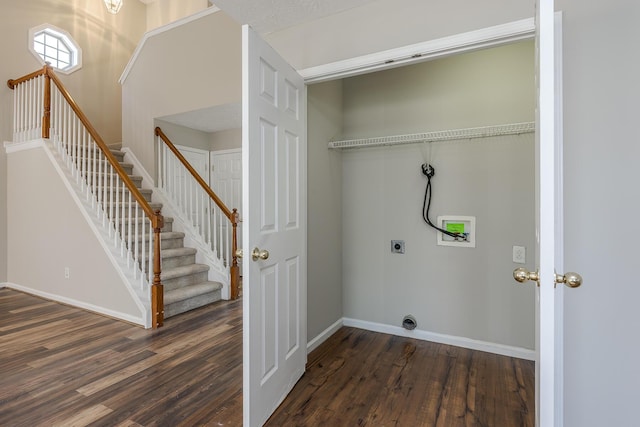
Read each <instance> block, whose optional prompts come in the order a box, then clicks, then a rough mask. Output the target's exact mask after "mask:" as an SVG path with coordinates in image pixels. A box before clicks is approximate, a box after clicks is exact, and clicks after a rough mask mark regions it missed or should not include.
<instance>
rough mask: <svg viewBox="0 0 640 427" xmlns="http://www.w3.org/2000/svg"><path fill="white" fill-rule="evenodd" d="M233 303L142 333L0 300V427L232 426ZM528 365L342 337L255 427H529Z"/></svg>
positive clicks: (36, 304) (49, 306) (25, 300)
mask: <svg viewBox="0 0 640 427" xmlns="http://www.w3.org/2000/svg"><path fill="white" fill-rule="evenodd" d="M241 308H242V303H241V301H236V302H220V303H216V304H213V305H211V306H209V307H204V308H201V309H198V310H195V311H192V312H190V313H187V314H184V315H181V316H177V317H175V318H171V319H168V320H167V321H166V323H165V327H163V328H161V329H158V330H144V329H141V328H140V327H137V326H132V325H129V324H127V323H123V322H119V321H116V320H113V319H109V318H106V317H103V316H99V315H96V314H92V313H88V312H85V311H82V310H79V309H75V308H72V307H68V306H65V305H61V304H57V303H54V302H51V301H46V300H42V299H39V298H37V297H33V296H30V295H26V294H23V293H20V292H16V291H12V290H8V289H1V290H0V426H29V427H31V426H56V425H57V426H86V425H91V426H129V427H133V426H205V425H206V426H241V425H242V315H241V311H242V310H241ZM533 414H534V366H533V362H528V361H523V360H519V359H511V358H508V357H503V356H497V355H493V354H489V353H482V352H476V351H471V350H466V349H462V348H457V347H450V346H446V345H441V344H434V343H429V342H424V341H417V340H411V339H406V338H400V337H395V336H389V335H384V334H377V333H373V332H368V331H363V330H358V329H353V328H342V329H341V330H340V331H338V332H337V333H336V334H335V335H334V336H333V337H331V338H330V339H329V340H327V341H326V342H325V343H324V344H323V345H321V346H320V347H319V348H318V349H317V350H315V351H314V352H312V353H311V354H310V355H309V363H308V370H307V372H306V373H305V375H304V376H303V377H302V379H301V380H300V382H299V383H298V384H297V385H296V387H295V388H294V390H293V392H292V393H291V394H290V395H289V397H287V399H285V401H284V402H283V403H282V405H281V406H280V407H279V408H278V409H277V410H276V412H275V413H274V415H273V416H272V417H271V419H270V420H269V422H268V423H267V425H268V426H330V427H331V426H365V425H366V426H407V427H413V426H442V427H449V426H454V427H455V426H496V427H510V426H532V425H533V424H534V422H533V420H534V415H533Z"/></svg>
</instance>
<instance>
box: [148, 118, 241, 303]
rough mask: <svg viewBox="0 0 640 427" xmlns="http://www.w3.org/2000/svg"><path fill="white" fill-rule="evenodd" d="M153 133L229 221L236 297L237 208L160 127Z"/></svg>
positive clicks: (238, 274)
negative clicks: (228, 201)
mask: <svg viewBox="0 0 640 427" xmlns="http://www.w3.org/2000/svg"><path fill="white" fill-rule="evenodd" d="M155 134H156V136H157V137H159V138H160V139H161V140H162V141H163V142H164V144H165V145H166V146H167V147H168V148H169V150H170V151H171V152H172V153H173V154H174V155H175V157H176V158H177V159H178V160H179V161H180V163H181V164H182V166H184V168H185V169H186V170H188V171H189V174H190V175H191V177H192V178H193V179H194V180H195V181H196V182H197V183H198V185H199V186H200V187H201V188H202V190H203V191H204V192H205V193H206V194H207V195H208V196H209V198H210V199H211V200H213V201H214V203H215V204H216V205H217V206H218V207H219V208H220V210H221V211H222V213H223V214H224V216H226V217H227V219H228V220H229V221H230V222H231V226H232V238H231V258H232V262H231V265H230V268H229V272H230V275H231V280H230V282H231V299H236V298H237V297H238V296H239V285H240V269H239V267H238V256H237V254H236V252H237V249H238V235H237V228H238V217H239V215H238V210H237V209H235V208H234V209H233V210H231V209H229V208H228V207H227V206H226V205H225V204H224V202H223V201H222V199H220V197H218V195H217V194H216V193H215V192H214V191H213V190H212V189H211V187H209V185H208V184H207V183H206V182H205V181H204V180H203V179H202V177H201V176H200V174H198V172H197V171H196V170H195V169H194V168H193V166H191V164H189V162H188V161H187V159H185V158H184V156H183V155H182V153H180V151H179V150H178V149H177V148H176V146H175V145H173V143H172V142H171V140H170V139H169V137H168V136H167V135H165V133H164V132H162V129H161V128H160V127H156V128H155Z"/></svg>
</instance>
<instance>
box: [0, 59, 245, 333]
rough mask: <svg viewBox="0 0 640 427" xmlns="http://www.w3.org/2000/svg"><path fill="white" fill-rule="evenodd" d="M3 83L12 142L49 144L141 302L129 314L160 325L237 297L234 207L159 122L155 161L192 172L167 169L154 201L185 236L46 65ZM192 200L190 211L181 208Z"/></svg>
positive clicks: (48, 149)
mask: <svg viewBox="0 0 640 427" xmlns="http://www.w3.org/2000/svg"><path fill="white" fill-rule="evenodd" d="M7 85H8V86H9V88H11V89H13V90H14V120H13V122H14V126H13V142H27V143H31V142H33V141H34V140H38V139H42V140H45V141H47V142H46V144H45V145H44V147H45V151H46V152H47V153H48V155H49V156H50V157H51V159H52V160H53V161H54V162H55V163H56V164H57V166H56V167H57V168H58V171H59V173H60V174H61V176H62V175H64V176H63V179H64V180H65V183H66V185H67V187H68V188H69V190H70V191H72V193H74V196H73V197H74V198H75V200H76V203H78V206H80V209H81V210H83V214H84V216H85V218H86V219H87V220H88V221H89V225H90V226H91V227H92V228H93V230H94V232H95V233H96V237H97V238H98V240H99V241H100V242H101V244H102V247H103V248H104V249H105V255H106V256H107V257H108V258H109V259H110V260H111V263H112V264H113V266H114V267H115V268H116V270H117V271H118V274H120V277H121V278H122V281H123V285H124V286H125V287H126V289H127V291H128V292H129V295H130V296H131V298H132V302H133V303H134V304H135V305H136V307H137V309H139V312H140V317H135V316H136V315H135V314H134V315H133V317H132V318H130V319H133V320H134V321H135V322H140V324H142V325H144V326H145V327H153V328H157V327H160V326H162V323H163V319H164V318H165V317H171V316H174V315H176V314H179V313H183V312H185V311H188V310H192V309H194V308H197V307H201V306H203V305H206V304H210V303H212V302H214V301H217V300H219V299H221V298H222V297H223V296H224V298H231V299H235V298H237V297H238V289H239V267H238V252H237V226H238V218H239V215H238V212H237V209H229V208H228V207H226V206H225V205H224V203H223V202H222V201H221V199H220V198H219V197H218V196H217V195H216V194H215V193H214V192H213V190H211V188H210V187H209V186H208V185H207V184H206V183H204V182H203V181H202V179H201V178H199V176H198V174H197V172H195V170H193V167H192V166H191V165H189V163H188V162H187V161H186V160H185V159H184V158H183V157H182V155H181V154H180V153H179V152H178V150H177V149H176V148H175V146H174V145H173V144H172V143H171V142H170V141H169V140H168V138H166V135H164V134H163V133H162V131H161V130H160V128H156V132H155V133H156V136H157V137H158V138H159V140H158V141H159V142H160V141H162V144H163V146H162V149H161V150H160V151H161V152H162V153H163V154H162V158H159V159H158V160H159V162H158V163H159V167H160V166H163V167H164V166H170V167H171V168H176V167H178V168H182V169H181V170H183V172H184V171H188V173H189V174H190V175H191V177H192V179H191V180H190V181H189V180H188V181H185V182H186V183H187V184H186V185H184V186H182V185H176V181H175V179H173V180H172V179H169V177H168V176H167V175H166V172H167V170H168V169H166V168H163V169H162V170H161V171H160V172H159V173H158V175H159V179H160V181H161V182H160V184H159V185H158V184H156V185H157V187H155V189H156V190H155V191H157V192H158V194H156V195H155V196H156V197H155V198H154V199H155V200H156V201H158V200H160V201H163V203H164V204H165V206H164V209H165V211H169V212H170V214H171V215H175V216H176V225H178V224H179V228H180V230H184V231H185V232H186V233H188V234H187V235H186V236H185V234H184V233H182V232H176V231H174V230H173V225H174V221H173V218H166V217H164V216H163V215H162V213H161V212H160V210H161V208H162V206H161V205H160V204H158V203H152V195H153V190H151V189H145V188H141V186H142V183H143V181H144V179H143V177H141V176H135V175H134V174H133V168H134V165H133V164H130V163H127V162H125V161H124V159H125V153H124V152H123V151H122V150H120V149H113V147H108V146H107V144H106V143H105V142H104V140H103V139H102V138H101V137H100V135H99V134H98V132H97V131H96V129H95V128H94V127H93V125H92V124H91V123H90V122H89V119H88V118H87V117H86V115H85V114H84V113H83V112H82V110H81V109H80V107H79V106H78V105H77V104H76V103H75V101H74V100H73V98H72V97H71V95H70V94H69V92H68V91H67V90H66V88H65V87H64V85H63V84H62V82H61V81H60V79H59V78H58V77H57V76H56V74H55V73H54V72H53V69H52V68H51V66H50V65H48V64H47V65H45V66H44V67H43V68H42V69H41V70H37V71H34V72H33V73H30V74H27V75H25V76H22V77H20V78H18V79H15V80H14V79H11V80H9V81H8V82H7ZM169 152H171V153H173V154H171V156H173V155H175V157H171V156H170V154H169ZM132 160H133V159H132ZM170 170H172V171H173V169H170ZM141 172H142V171H141ZM163 173H164V174H165V175H162V174H163ZM185 173H186V172H185ZM173 176H174V177H175V174H173ZM185 176H186V175H185ZM182 187H184V188H182ZM182 190H185V191H187V193H184V192H182V193H181V191H182ZM195 197H197V199H196V198H195ZM186 200H189V203H188V204H187V203H186ZM194 200H196V201H195V203H196V205H195V206H196V210H195V211H194V210H193V209H187V205H189V207H192V206H191V203H192V202H193V201H194ZM185 237H186V240H185ZM185 241H186V242H188V243H189V245H190V246H191V245H194V246H193V247H185V246H184V242H185ZM196 261H198V262H196ZM204 263H206V264H204ZM213 280H215V281H213ZM218 281H219V282H218ZM80 303H83V304H87V303H88V302H87V301H80ZM88 304H90V305H96V304H95V303H94V302H93V301H92V302H89V303H88ZM96 307H97V308H102V307H101V306H100V305H99V304H98V305H96ZM109 313H110V315H111V314H112V313H111V312H109ZM127 316H129V314H127ZM116 317H117V316H116Z"/></svg>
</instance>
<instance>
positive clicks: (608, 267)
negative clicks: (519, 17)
mask: <svg viewBox="0 0 640 427" xmlns="http://www.w3.org/2000/svg"><path fill="white" fill-rule="evenodd" d="M556 3H557V4H558V5H557V9H559V10H562V11H563V12H564V49H563V54H564V137H565V139H564V167H565V171H564V195H565V198H564V202H565V212H564V213H565V216H564V226H565V267H566V270H569V271H577V272H579V273H581V274H582V276H583V277H584V284H583V285H582V287H581V288H578V289H574V290H567V291H566V292H565V328H564V336H565V346H564V349H565V364H564V365H565V390H564V391H565V393H564V395H565V406H564V410H565V426H567V427H589V426H593V427H597V426H605V425H607V426H630V425H635V424H637V407H638V384H639V383H640V367H638V353H639V352H640V340H638V330H639V329H640V318H639V317H638V301H640V286H638V285H639V284H640V283H639V281H638V278H637V276H636V266H637V263H638V247H637V243H636V238H635V230H634V228H635V227H633V226H631V227H628V226H627V223H626V221H627V220H631V221H632V224H633V223H634V222H635V219H636V218H638V216H639V214H640V198H639V197H638V176H637V175H638V173H637V171H638V165H637V164H638V158H640V144H639V142H640V141H639V140H638V130H637V128H636V125H637V122H638V118H637V116H638V99H640V84H639V83H638V76H640V60H639V59H638V55H637V54H636V53H635V49H634V48H633V46H634V45H635V41H637V40H640V26H639V25H638V18H639V17H640V5H639V4H638V3H637V2H632V1H624V0H612V1H609V2H606V3H604V2H594V1H587V2H575V1H566V0H560V1H557V2H556ZM627 231H631V234H627Z"/></svg>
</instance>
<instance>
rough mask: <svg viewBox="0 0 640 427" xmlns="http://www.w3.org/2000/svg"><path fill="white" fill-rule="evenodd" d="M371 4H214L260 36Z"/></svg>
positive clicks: (336, 0)
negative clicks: (247, 25)
mask: <svg viewBox="0 0 640 427" xmlns="http://www.w3.org/2000/svg"><path fill="white" fill-rule="evenodd" d="M372 1H374V0H214V3H215V5H216V6H218V7H219V8H220V9H222V10H224V11H225V12H226V13H227V14H228V15H230V16H231V17H232V18H233V19H235V20H236V21H238V22H239V23H240V24H249V25H251V27H252V28H253V29H254V30H255V31H257V32H258V33H260V34H268V33H271V32H274V31H278V30H282V29H284V28H287V27H291V26H294V25H296V24H301V23H303V22H308V21H312V20H314V19H318V18H322V17H324V16H328V15H331V14H334V13H338V12H341V11H343V10H347V9H351V8H354V7H358V6H362V5H363V4H366V3H371V2H372Z"/></svg>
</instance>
